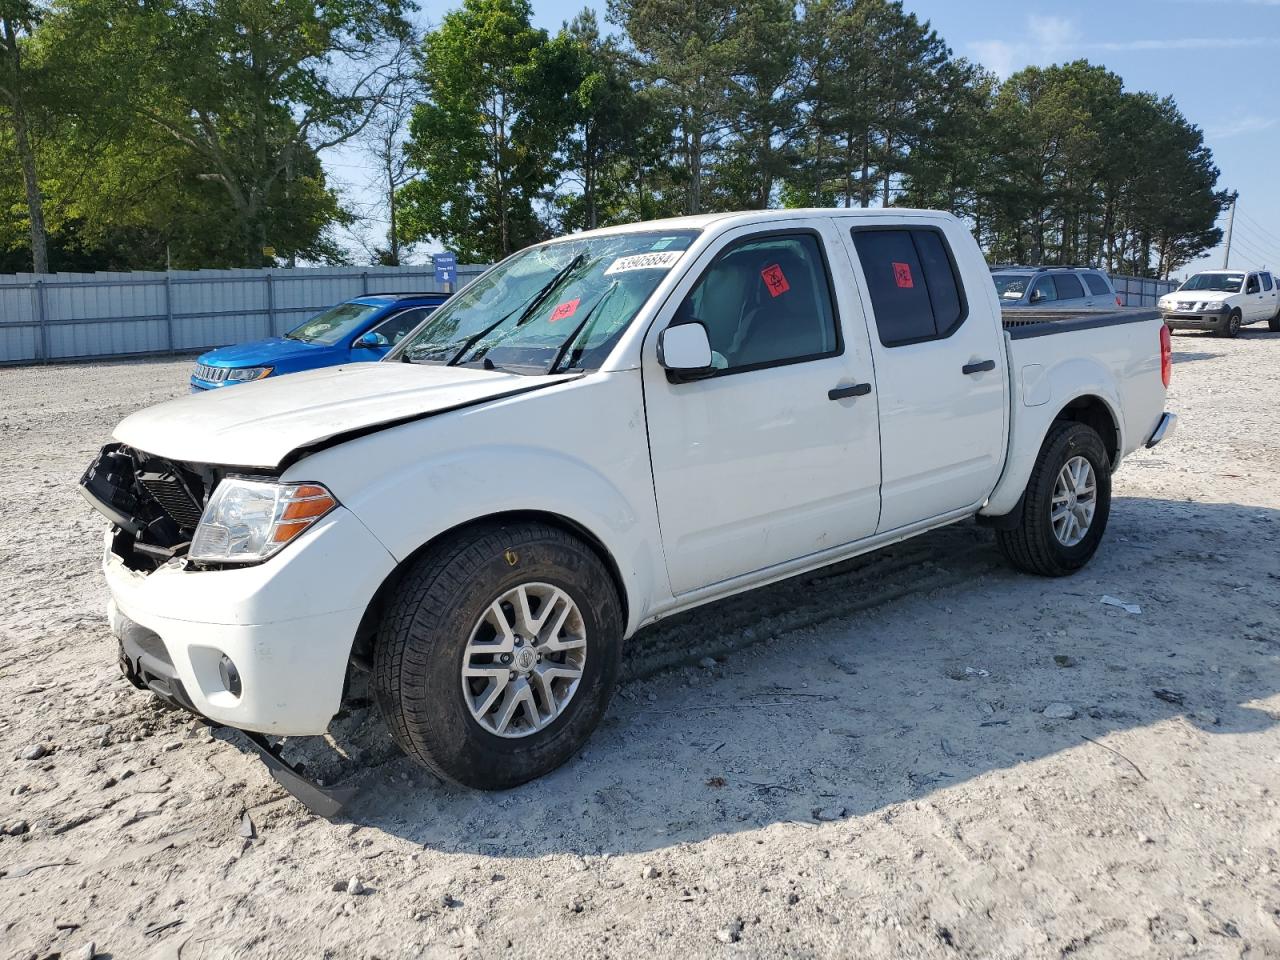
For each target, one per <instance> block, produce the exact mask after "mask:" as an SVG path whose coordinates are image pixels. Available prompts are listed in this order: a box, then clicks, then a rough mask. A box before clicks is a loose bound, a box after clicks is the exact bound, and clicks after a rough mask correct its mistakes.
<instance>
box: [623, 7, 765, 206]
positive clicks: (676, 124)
mask: <svg viewBox="0 0 1280 960" xmlns="http://www.w3.org/2000/svg"><path fill="white" fill-rule="evenodd" d="M740 12H741V9H740V5H739V4H738V3H735V2H734V0H610V2H609V16H610V19H612V20H613V21H614V22H615V23H617V24H618V25H619V26H621V27H623V29H624V30H625V31H626V33H627V36H628V38H629V39H630V41H631V45H632V48H633V56H634V63H635V69H636V73H637V79H638V81H639V83H640V84H641V85H642V86H644V87H648V88H649V92H650V95H651V96H652V97H653V103H654V104H655V105H656V106H658V107H659V108H660V109H662V110H665V111H668V112H669V113H670V116H671V123H670V126H671V129H672V130H673V132H674V134H675V138H676V139H675V143H676V150H677V153H678V156H679V158H680V166H681V169H680V179H681V180H682V181H683V188H684V200H685V202H684V211H685V212H686V213H701V212H702V210H703V193H704V188H705V186H706V179H707V175H708V173H709V172H710V169H711V166H712V161H713V159H714V157H715V155H716V154H717V153H718V151H719V149H720V147H721V145H722V142H723V141H724V139H725V138H726V136H727V135H728V131H729V129H730V126H731V123H732V120H733V111H732V107H731V102H732V95H731V90H732V85H733V83H732V81H733V72H734V69H735V66H736V65H737V64H738V63H739V62H740V61H739V49H738V39H739V21H738V14H739V13H740Z"/></svg>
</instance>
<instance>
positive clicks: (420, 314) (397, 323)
mask: <svg viewBox="0 0 1280 960" xmlns="http://www.w3.org/2000/svg"><path fill="white" fill-rule="evenodd" d="M433 310H435V307H414V308H413V309H412V310H402V311H400V312H399V313H397V314H396V315H395V316H394V317H391V318H390V319H387V320H384V321H382V323H380V324H378V325H377V326H376V327H374V328H373V332H374V333H380V334H382V336H384V337H386V338H387V343H389V344H391V345H392V346H393V347H394V346H395V345H396V344H397V343H399V342H400V341H401V340H403V339H404V337H405V334H407V333H408V332H409V331H410V330H412V329H413V328H414V327H416V326H417V325H418V324H420V323H421V322H422V321H423V320H425V319H426V318H427V316H428V315H429V314H430V313H431V312H432V311H433Z"/></svg>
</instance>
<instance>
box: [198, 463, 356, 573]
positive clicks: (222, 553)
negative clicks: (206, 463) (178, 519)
mask: <svg viewBox="0 0 1280 960" xmlns="http://www.w3.org/2000/svg"><path fill="white" fill-rule="evenodd" d="M337 505H338V501H337V499H336V498H335V497H334V496H333V494H331V493H330V492H329V491H328V490H327V489H325V488H324V487H323V486H321V485H320V484H318V483H275V482H273V481H270V480H249V479H246V478H244V477H227V478H226V479H224V480H223V481H222V482H221V483H219V484H218V487H217V489H216V490H214V491H213V496H212V497H210V498H209V503H208V505H207V506H205V508H204V514H203V515H202V516H201V517H200V525H199V526H198V527H197V528H196V534H195V537H194V538H192V541H191V551H190V553H189V554H188V556H190V558H191V559H192V560H195V561H198V562H205V563H260V562H261V561H263V560H266V559H267V558H268V557H270V556H272V555H273V554H274V553H276V551H278V550H280V549H281V548H282V547H284V546H285V545H286V544H288V543H291V542H292V541H293V540H294V539H295V538H296V537H298V536H299V535H300V534H302V533H303V531H305V530H306V529H307V528H308V527H310V526H311V525H312V524H313V523H315V522H316V521H317V520H319V519H320V518H321V517H323V516H324V515H325V514H327V513H329V511H331V510H332V509H333V508H334V507H336V506H337Z"/></svg>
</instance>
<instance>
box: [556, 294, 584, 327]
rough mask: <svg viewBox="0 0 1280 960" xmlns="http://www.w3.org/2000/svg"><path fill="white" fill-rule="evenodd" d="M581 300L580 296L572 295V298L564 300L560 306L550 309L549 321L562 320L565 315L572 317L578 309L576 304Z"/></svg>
mask: <svg viewBox="0 0 1280 960" xmlns="http://www.w3.org/2000/svg"><path fill="white" fill-rule="evenodd" d="M580 302H582V298H581V297H574V298H573V299H572V300H566V301H565V302H564V303H562V304H560V306H558V307H556V308H555V309H554V310H552V311H551V320H550V322H551V323H555V322H556V321H557V320H564V319H565V318H566V317H572V316H573V315H574V314H575V313H576V312H577V310H578V304H579V303H580Z"/></svg>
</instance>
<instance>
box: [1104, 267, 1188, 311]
mask: <svg viewBox="0 0 1280 960" xmlns="http://www.w3.org/2000/svg"><path fill="white" fill-rule="evenodd" d="M1111 282H1112V283H1113V284H1115V288H1116V293H1118V294H1120V299H1121V300H1122V301H1124V305H1125V306H1126V307H1154V306H1155V305H1156V301H1158V300H1159V299H1160V298H1161V297H1163V296H1164V295H1165V294H1166V293H1169V292H1170V291H1173V290H1176V289H1177V288H1178V284H1177V283H1176V282H1174V281H1173V280H1149V279H1147V278H1146V277H1119V276H1116V275H1115V274H1114V273H1113V274H1111Z"/></svg>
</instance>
